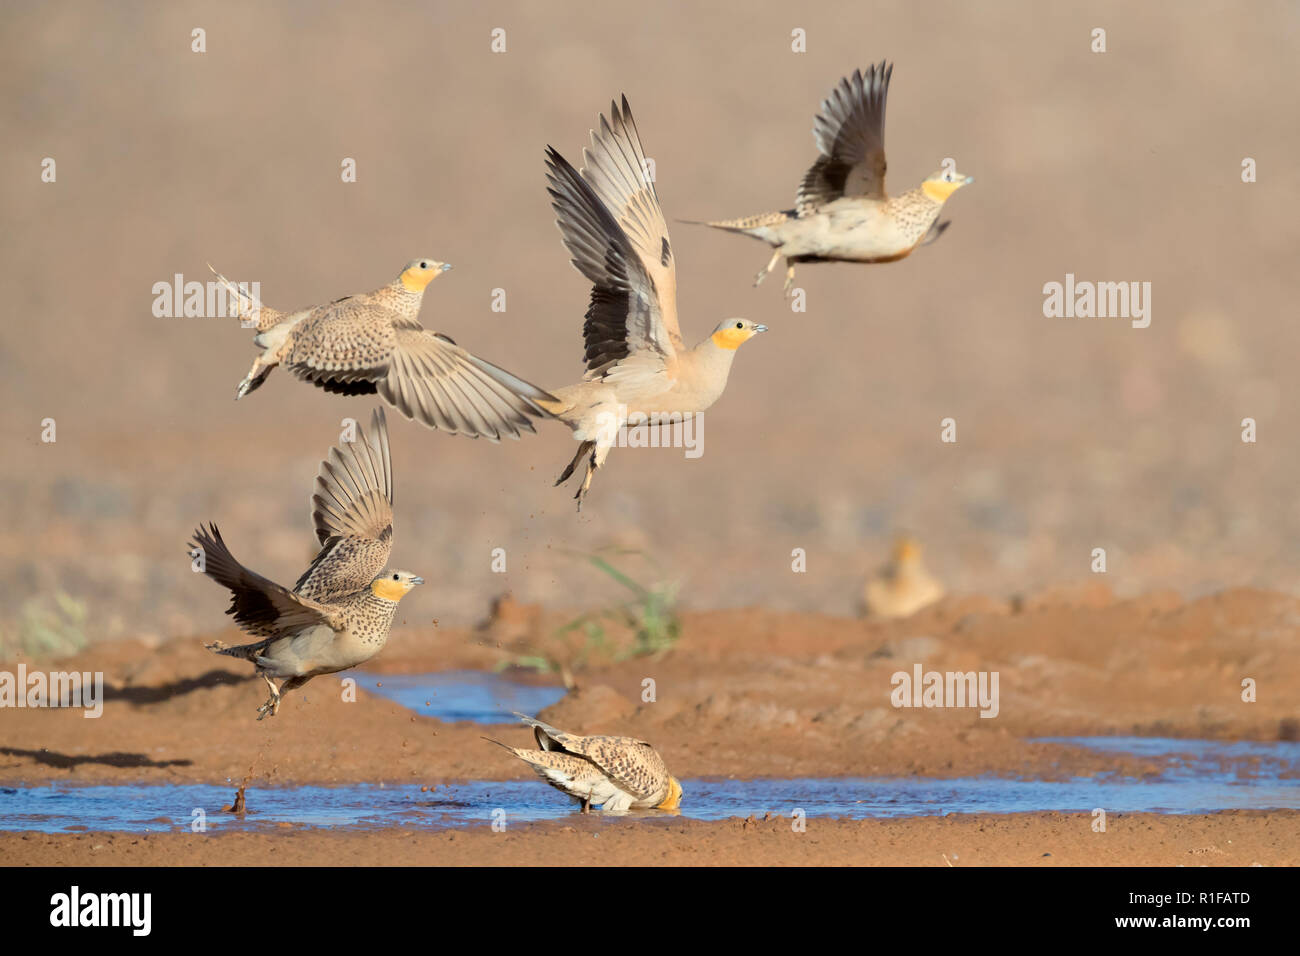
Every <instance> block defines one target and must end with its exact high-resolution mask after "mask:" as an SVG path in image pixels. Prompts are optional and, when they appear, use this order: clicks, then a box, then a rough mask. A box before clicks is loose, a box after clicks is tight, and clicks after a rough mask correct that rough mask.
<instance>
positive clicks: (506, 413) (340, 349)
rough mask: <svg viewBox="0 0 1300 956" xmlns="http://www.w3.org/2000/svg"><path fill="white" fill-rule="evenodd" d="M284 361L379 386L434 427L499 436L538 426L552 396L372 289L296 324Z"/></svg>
mask: <svg viewBox="0 0 1300 956" xmlns="http://www.w3.org/2000/svg"><path fill="white" fill-rule="evenodd" d="M284 362H285V365H286V366H287V367H288V368H289V369H290V371H292V372H293V374H295V375H296V376H298V377H299V378H301V379H303V380H305V381H308V382H311V383H312V384H314V385H317V386H319V387H320V388H323V389H325V390H326V391H331V392H341V393H343V394H359V393H361V394H364V393H373V392H378V394H379V395H380V396H381V397H382V398H383V399H384V400H385V401H387V402H389V403H390V404H391V405H393V407H395V408H396V409H397V410H398V411H400V412H401V413H402V414H403V415H405V416H406V417H407V418H411V419H415V420H417V421H419V422H421V423H422V424H424V425H428V426H429V427H430V428H437V429H440V430H442V431H447V432H451V433H452V434H454V435H468V436H471V437H474V438H487V439H488V440H489V441H494V442H495V441H500V440H501V438H502V436H509V437H511V438H518V437H519V436H520V433H521V432H522V431H529V432H531V431H533V430H534V428H533V425H532V418H536V417H541V416H544V415H546V414H547V413H546V412H545V411H543V409H542V408H541V406H540V405H538V401H545V400H550V401H554V397H553V396H552V395H550V394H549V393H548V392H546V391H543V390H542V389H540V388H538V387H537V386H535V385H532V384H530V383H528V382H525V381H524V380H523V379H521V378H518V377H517V376H515V375H512V374H510V373H509V372H507V371H505V370H504V369H501V368H498V367H497V366H495V365H493V364H492V363H491V362H487V361H484V360H483V359H481V358H479V357H478V356H476V355H473V354H471V353H470V352H468V351H466V350H465V349H463V348H461V347H460V346H459V345H457V344H456V343H455V342H453V341H452V340H451V339H450V338H448V337H447V336H445V335H441V334H439V333H436V332H431V331H429V330H428V329H426V328H424V326H422V325H420V323H419V322H418V321H416V320H415V319H413V318H410V317H407V316H404V315H402V314H400V313H399V312H397V311H394V310H393V309H390V308H387V307H386V306H384V305H382V304H381V303H379V302H373V301H370V300H369V298H368V297H367V296H349V297H347V298H344V299H339V300H338V301H336V302H333V303H331V304H330V305H328V306H324V307H322V308H319V309H315V310H313V311H312V313H311V314H310V315H308V316H306V317H305V318H303V319H302V320H301V321H300V322H299V323H298V324H297V325H295V326H294V329H293V344H292V347H291V348H290V350H289V352H288V355H287V356H286V358H285V360H284Z"/></svg>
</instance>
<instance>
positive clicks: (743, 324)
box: [736, 322, 745, 329]
mask: <svg viewBox="0 0 1300 956" xmlns="http://www.w3.org/2000/svg"><path fill="white" fill-rule="evenodd" d="M744 327H745V323H744V322H737V323H736V328H738V329H743V328H744Z"/></svg>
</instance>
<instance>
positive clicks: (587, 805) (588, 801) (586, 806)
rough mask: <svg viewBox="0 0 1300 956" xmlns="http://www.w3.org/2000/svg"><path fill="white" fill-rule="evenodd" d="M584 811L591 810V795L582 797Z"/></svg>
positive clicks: (588, 811)
mask: <svg viewBox="0 0 1300 956" xmlns="http://www.w3.org/2000/svg"><path fill="white" fill-rule="evenodd" d="M582 812H583V813H590V812H591V797H583V798H582Z"/></svg>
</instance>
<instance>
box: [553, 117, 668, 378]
mask: <svg viewBox="0 0 1300 956" xmlns="http://www.w3.org/2000/svg"><path fill="white" fill-rule="evenodd" d="M583 163H584V165H583V169H582V172H581V173H579V172H578V171H577V170H575V169H574V168H573V166H572V165H570V163H569V162H568V161H567V160H566V159H565V158H564V157H563V156H561V155H560V154H559V153H558V152H557V151H556V150H555V149H554V148H553V147H548V148H547V151H546V168H547V180H548V182H549V184H550V185H549V187H548V189H547V192H548V193H549V194H550V196H551V205H552V208H554V209H555V212H556V215H557V219H556V224H557V225H558V226H559V227H560V234H561V236H562V237H563V239H564V244H565V246H566V247H567V248H568V250H569V252H570V253H571V254H572V255H573V260H572V261H573V265H574V266H575V267H576V268H577V269H578V271H579V272H581V273H582V274H583V275H584V276H586V277H587V279H589V280H590V281H591V283H592V285H593V288H592V291H591V304H590V305H589V306H588V308H587V316H586V322H585V324H584V325H583V330H582V331H583V338H584V340H585V345H586V354H585V359H586V362H587V369H588V375H589V377H591V376H599V375H601V374H603V373H604V372H606V371H607V370H608V369H609V368H610V367H611V366H614V365H617V364H618V363H620V362H622V361H624V360H625V359H628V358H629V357H631V356H642V357H643V360H644V359H645V358H649V359H650V360H651V361H652V363H653V366H654V368H656V369H658V370H660V371H665V370H671V369H672V368H673V367H674V366H675V365H676V362H677V358H678V356H679V354H680V353H681V352H683V351H684V350H685V347H684V345H683V344H682V336H681V331H680V330H679V329H678V326H677V266H676V262H675V260H674V257H673V251H672V246H671V245H670V244H669V241H668V226H667V223H666V222H665V221H664V215H663V210H662V209H660V208H659V197H658V195H657V194H656V193H655V187H654V183H653V182H652V181H651V180H650V178H649V172H648V168H647V164H646V159H645V153H644V151H643V149H642V147H641V139H640V136H639V135H638V134H637V130H636V124H635V123H634V122H633V120H632V113H631V110H630V108H629V107H628V102H627V97H624V98H623V102H622V107H621V108H620V107H619V106H618V105H615V104H611V107H610V118H609V119H606V118H605V117H604V116H601V117H600V128H599V129H598V130H595V131H593V132H592V134H591V146H590V148H588V149H585V150H583Z"/></svg>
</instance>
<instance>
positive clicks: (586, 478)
mask: <svg viewBox="0 0 1300 956" xmlns="http://www.w3.org/2000/svg"><path fill="white" fill-rule="evenodd" d="M592 457H593V458H594V457H595V456H594V454H593V456H592ZM595 476H596V466H595V465H592V464H588V465H587V473H586V474H585V475H583V476H582V484H581V485H579V486H578V492H577V494H575V495H574V496H573V497H574V498H575V499H577V502H578V510H579V511H582V502H583V499H584V498H586V497H587V492H588V491H589V490H590V489H591V479H592V478H594V477H595Z"/></svg>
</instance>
